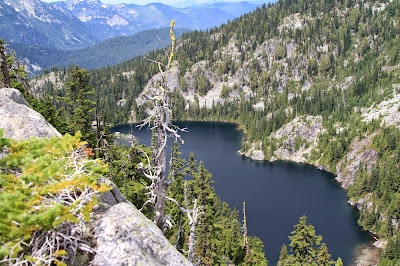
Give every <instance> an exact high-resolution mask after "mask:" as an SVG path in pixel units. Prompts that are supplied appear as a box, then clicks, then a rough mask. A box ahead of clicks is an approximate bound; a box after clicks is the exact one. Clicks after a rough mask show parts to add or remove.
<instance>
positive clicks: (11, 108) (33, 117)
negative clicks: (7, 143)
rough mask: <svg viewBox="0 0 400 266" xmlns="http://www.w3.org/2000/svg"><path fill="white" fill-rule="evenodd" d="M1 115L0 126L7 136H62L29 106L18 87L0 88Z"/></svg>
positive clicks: (25, 137) (23, 137)
mask: <svg viewBox="0 0 400 266" xmlns="http://www.w3.org/2000/svg"><path fill="white" fill-rule="evenodd" d="M0 117H1V119H0V128H2V129H4V137H6V138H13V139H17V140H19V139H24V140H25V139H28V138H31V137H38V138H51V137H59V136H61V134H60V133H58V131H57V130H56V129H55V128H54V127H53V126H52V125H50V124H49V123H48V122H47V121H46V119H45V118H44V117H43V116H42V115H41V114H39V113H38V112H36V111H34V110H32V109H31V108H30V107H29V105H28V104H27V102H26V101H25V99H24V97H22V94H21V92H19V91H18V90H16V89H9V88H2V89H0Z"/></svg>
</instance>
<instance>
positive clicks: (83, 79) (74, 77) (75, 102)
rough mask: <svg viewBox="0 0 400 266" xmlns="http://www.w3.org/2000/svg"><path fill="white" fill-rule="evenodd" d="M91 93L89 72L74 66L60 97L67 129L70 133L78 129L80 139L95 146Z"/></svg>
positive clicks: (92, 89) (92, 90) (92, 91)
mask: <svg viewBox="0 0 400 266" xmlns="http://www.w3.org/2000/svg"><path fill="white" fill-rule="evenodd" d="M93 93H94V88H93V87H92V86H90V85H89V73H88V72H87V70H86V69H82V68H79V67H78V66H75V67H74V69H73V71H72V73H71V74H70V75H69V81H68V83H67V84H66V97H63V98H62V99H63V101H64V102H65V104H66V106H65V116H66V118H67V122H68V127H67V130H68V132H69V133H72V134H74V133H76V132H78V131H80V132H81V134H82V140H85V141H88V142H89V145H90V146H91V147H95V146H96V145H95V134H94V132H93V130H92V119H93V118H94V110H95V109H94V101H93V99H92V94H93Z"/></svg>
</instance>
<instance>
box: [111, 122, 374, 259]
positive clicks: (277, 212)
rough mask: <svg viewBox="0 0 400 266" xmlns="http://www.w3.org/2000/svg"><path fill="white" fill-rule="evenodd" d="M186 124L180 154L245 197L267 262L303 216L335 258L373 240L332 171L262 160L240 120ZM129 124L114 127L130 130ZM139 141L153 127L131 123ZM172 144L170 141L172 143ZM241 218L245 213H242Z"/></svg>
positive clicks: (232, 198) (233, 198)
mask: <svg viewBox="0 0 400 266" xmlns="http://www.w3.org/2000/svg"><path fill="white" fill-rule="evenodd" d="M175 124H176V125H178V126H180V127H181V128H182V127H187V128H188V133H183V134H182V138H183V139H184V141H185V144H184V145H181V151H182V156H183V157H184V158H186V159H187V158H188V157H189V154H190V152H193V153H194V154H195V159H197V160H198V161H203V162H204V166H205V167H206V168H207V169H208V171H210V172H211V173H212V174H213V180H214V182H215V183H214V184H213V186H214V188H215V191H216V193H217V195H218V196H219V197H220V199H221V200H223V201H226V202H227V203H228V204H229V205H230V206H231V207H232V208H234V207H235V208H236V209H238V210H240V213H241V212H242V206H243V201H245V202H246V216H247V229H248V234H249V235H256V236H258V237H259V238H260V239H261V240H262V241H263V242H264V245H265V247H264V250H265V254H266V257H267V260H268V264H269V265H276V262H277V261H278V260H279V253H280V250H281V247H282V245H283V244H284V243H285V244H286V245H288V244H289V243H290V241H289V239H288V236H289V235H290V233H291V232H292V231H293V230H294V227H293V226H294V225H295V224H297V223H298V221H299V218H300V216H302V215H306V216H307V222H308V223H311V224H312V225H313V226H314V227H315V230H316V232H317V234H320V235H322V236H323V240H322V242H325V243H326V244H327V246H328V249H329V252H330V253H331V254H332V257H333V259H335V260H336V259H337V257H341V258H342V260H343V263H344V265H349V264H351V262H352V260H353V259H354V255H355V254H354V253H355V249H356V248H357V247H359V246H360V245H366V244H368V243H370V242H371V241H372V240H373V239H372V237H371V236H370V234H369V233H367V232H364V231H362V230H361V228H360V227H359V226H358V225H357V219H358V212H357V211H356V210H355V209H354V208H352V207H351V206H350V205H349V204H348V202H347V196H346V192H345V191H344V190H343V189H341V187H340V185H339V184H338V183H337V182H336V181H335V179H334V175H332V174H329V173H326V172H323V171H320V170H318V169H316V168H315V167H313V166H310V165H304V164H296V163H291V162H284V161H281V162H259V161H253V160H251V159H249V158H246V157H244V156H242V155H240V154H239V153H238V150H239V149H240V148H241V143H242V135H243V133H242V132H241V131H240V130H238V128H237V125H235V124H232V123H220V122H176V123H175ZM130 129H131V127H130V126H129V125H119V126H116V127H114V128H113V129H112V131H113V132H115V131H119V132H121V133H125V134H126V133H129V132H130ZM133 134H134V135H135V136H136V137H137V138H138V140H139V143H143V144H146V145H149V144H150V137H151V132H150V131H147V130H146V129H145V128H143V129H142V130H138V129H137V128H134V127H133ZM168 147H169V148H170V147H171V144H169V146H168ZM240 219H242V217H241V218H240Z"/></svg>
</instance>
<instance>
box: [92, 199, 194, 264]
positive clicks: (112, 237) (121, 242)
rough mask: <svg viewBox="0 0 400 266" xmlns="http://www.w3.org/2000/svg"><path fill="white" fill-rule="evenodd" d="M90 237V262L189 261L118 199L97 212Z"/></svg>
mask: <svg viewBox="0 0 400 266" xmlns="http://www.w3.org/2000/svg"><path fill="white" fill-rule="evenodd" d="M94 238H95V239H96V255H95V257H94V260H93V261H92V262H91V263H90V264H91V265H98V266H101V265H104V266H113V265H192V264H191V263H190V262H189V261H188V260H187V259H186V258H185V257H184V256H183V255H182V254H181V253H179V252H178V251H177V250H176V249H175V248H174V247H173V246H172V245H171V244H170V243H169V242H168V240H167V239H166V238H165V237H164V235H163V234H162V232H161V230H160V229H159V228H158V227H157V226H156V225H155V224H154V223H153V222H152V221H150V220H149V219H147V218H146V217H145V216H144V215H143V214H142V213H141V212H140V211H139V210H138V209H136V207H135V206H133V205H132V204H130V203H118V204H116V205H114V206H112V207H111V208H110V209H108V210H107V211H106V212H104V213H103V214H102V215H100V218H99V219H98V220H97V221H96V225H95V227H94Z"/></svg>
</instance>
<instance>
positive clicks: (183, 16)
mask: <svg viewBox="0 0 400 266" xmlns="http://www.w3.org/2000/svg"><path fill="white" fill-rule="evenodd" d="M53 4H54V5H55V6H58V7H62V8H64V9H68V10H69V11H70V12H71V13H72V14H73V15H74V16H76V17H77V18H79V19H80V20H81V21H82V22H83V23H84V24H85V25H86V27H87V28H88V29H90V31H91V32H92V33H93V34H95V35H96V37H97V38H99V39H100V40H105V39H107V38H110V37H116V36H121V35H132V34H134V33H136V32H139V31H142V30H145V29H152V28H162V27H168V26H169V25H170V22H171V20H175V21H176V25H177V27H182V28H188V29H206V28H210V27H214V26H219V25H220V24H222V23H226V22H227V21H228V20H231V19H234V18H236V17H238V16H240V15H242V14H244V13H247V12H250V11H252V10H254V9H256V7H257V6H258V5H256V4H250V3H247V2H237V3H215V4H207V5H202V6H192V7H188V8H175V7H171V6H169V5H164V4H158V3H157V4H156V3H153V4H148V5H144V6H139V5H135V4H117V5H113V4H104V3H102V2H101V1H99V0H67V1H61V2H55V3H53Z"/></svg>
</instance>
